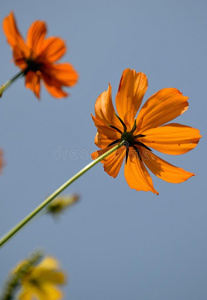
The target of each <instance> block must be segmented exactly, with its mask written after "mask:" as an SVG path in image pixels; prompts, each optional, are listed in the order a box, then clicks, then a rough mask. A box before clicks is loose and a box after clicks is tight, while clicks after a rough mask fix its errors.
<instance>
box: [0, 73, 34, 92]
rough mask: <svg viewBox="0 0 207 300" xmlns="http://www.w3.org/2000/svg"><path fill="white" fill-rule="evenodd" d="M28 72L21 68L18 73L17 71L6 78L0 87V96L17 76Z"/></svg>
mask: <svg viewBox="0 0 207 300" xmlns="http://www.w3.org/2000/svg"><path fill="white" fill-rule="evenodd" d="M27 72H28V70H27V69H26V70H22V71H20V72H19V73H17V74H16V75H15V76H14V77H12V78H11V79H10V80H8V81H7V82H6V83H5V84H3V85H2V86H1V87H0V97H1V96H2V94H3V92H4V91H5V90H6V89H7V88H8V87H9V86H10V85H11V84H12V83H13V82H14V81H15V80H17V79H18V78H19V77H21V76H24V75H25V74H26V73H27Z"/></svg>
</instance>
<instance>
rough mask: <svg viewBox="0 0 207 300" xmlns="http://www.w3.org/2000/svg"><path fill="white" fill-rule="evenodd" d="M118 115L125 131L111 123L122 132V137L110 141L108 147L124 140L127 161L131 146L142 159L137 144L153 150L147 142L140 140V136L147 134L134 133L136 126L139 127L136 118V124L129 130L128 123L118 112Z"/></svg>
mask: <svg viewBox="0 0 207 300" xmlns="http://www.w3.org/2000/svg"><path fill="white" fill-rule="evenodd" d="M116 117H117V118H118V120H119V121H120V123H121V124H122V126H123V131H121V130H120V129H119V128H117V127H115V126H113V125H109V126H110V127H111V128H113V129H115V130H116V131H118V132H119V133H120V134H121V137H120V139H117V140H115V141H113V142H112V143H110V144H109V145H108V147H110V146H113V145H116V144H118V143H120V142H123V141H124V144H123V146H125V148H126V163H127V159H128V154H129V147H132V148H133V149H134V150H135V152H136V153H137V155H138V157H139V159H140V161H142V158H141V154H140V151H139V149H138V147H137V146H140V147H143V148H145V149H147V150H149V151H152V150H151V149H150V148H149V147H147V146H146V145H145V144H143V143H142V142H140V141H139V138H141V137H144V136H145V135H143V134H138V135H134V134H133V133H134V131H135V130H136V127H137V126H136V120H135V121H134V125H133V127H132V129H131V131H127V127H126V124H125V123H124V122H123V120H122V119H121V118H120V117H119V116H118V115H117V114H116Z"/></svg>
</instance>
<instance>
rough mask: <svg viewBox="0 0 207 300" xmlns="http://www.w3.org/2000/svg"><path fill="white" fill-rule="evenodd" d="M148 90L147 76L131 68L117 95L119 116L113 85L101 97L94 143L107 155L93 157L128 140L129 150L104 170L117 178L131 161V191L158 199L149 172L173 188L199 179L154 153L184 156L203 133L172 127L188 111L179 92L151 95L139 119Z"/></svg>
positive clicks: (108, 161)
mask: <svg viewBox="0 0 207 300" xmlns="http://www.w3.org/2000/svg"><path fill="white" fill-rule="evenodd" d="M147 86H148V83H147V77H146V75H145V74H143V73H141V72H140V73H136V71H135V70H130V69H126V70H124V72H123V74H122V77H121V80H120V84H119V89H118V93H117V95H116V108H117V112H118V114H116V113H115V110H114V107H113V104H112V98H111V85H110V84H109V87H108V90H107V91H105V92H103V93H102V94H101V95H100V96H99V97H98V99H97V101H96V104H95V116H93V115H92V118H93V121H94V124H95V126H96V127H97V134H96V137H95V144H96V145H97V146H98V147H99V148H101V149H102V150H99V151H96V152H94V153H92V158H93V159H95V158H97V157H98V156H100V155H101V154H103V153H105V152H106V151H108V150H109V149H110V148H112V147H113V146H114V145H116V144H118V143H120V142H122V141H124V146H122V147H121V148H119V149H118V150H117V151H115V152H113V153H112V154H111V155H109V156H107V157H106V158H105V159H104V160H103V161H102V163H103V165H104V170H105V171H106V172H107V173H108V174H109V175H110V176H112V177H114V178H115V177H116V176H117V175H118V173H119V170H120V168H121V165H122V163H123V160H124V158H126V162H125V169H124V173H125V178H126V181H127V183H128V184H129V186H130V187H131V188H133V189H136V190H137V191H140V190H142V191H151V192H153V193H156V194H158V192H157V191H156V190H155V189H154V186H153V182H152V179H151V176H150V174H149V172H148V170H147V168H148V169H149V170H150V171H151V172H152V173H154V174H155V175H156V176H157V177H159V178H161V179H163V180H165V181H168V182H172V183H180V182H183V181H185V180H187V179H188V178H190V177H191V176H193V175H194V174H193V173H190V172H187V171H185V170H183V169H181V168H178V167H175V166H173V165H171V164H169V163H168V162H166V161H165V160H163V159H161V158H159V157H158V156H156V155H155V154H154V153H152V150H151V149H150V148H153V149H155V150H157V151H160V152H162V153H166V154H172V155H178V154H183V153H186V152H188V151H190V150H192V149H193V148H195V147H196V146H197V144H198V142H199V139H200V138H201V135H200V133H199V130H198V129H195V128H192V127H189V126H185V125H180V124H177V123H168V122H170V121H171V120H173V119H175V118H176V117H178V116H179V115H181V114H183V113H184V112H185V111H186V110H187V109H188V102H187V99H188V97H185V96H183V95H182V93H181V92H180V91H178V90H177V89H175V88H165V89H162V90H160V91H158V92H157V93H155V94H154V95H152V96H151V97H150V98H149V99H148V100H147V101H146V102H145V104H144V105H143V106H142V108H141V109H140V111H139V113H138V115H137V117H136V114H137V111H138V110H139V108H140V106H141V103H142V100H143V97H144V94H145V92H146V90H147ZM166 123H168V124H166ZM146 167H147V168H146Z"/></svg>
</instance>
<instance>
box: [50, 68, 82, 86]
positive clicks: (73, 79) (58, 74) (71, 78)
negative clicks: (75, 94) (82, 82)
mask: <svg viewBox="0 0 207 300" xmlns="http://www.w3.org/2000/svg"><path fill="white" fill-rule="evenodd" d="M45 73H46V74H47V73H48V74H49V76H48V77H52V78H53V79H54V80H56V81H59V83H60V84H61V85H65V86H73V85H75V84H76V83H77V80H78V73H77V72H76V71H75V69H74V68H73V66H72V65H71V64H69V63H61V64H57V65H54V64H52V65H50V66H48V67H47V66H46V70H45Z"/></svg>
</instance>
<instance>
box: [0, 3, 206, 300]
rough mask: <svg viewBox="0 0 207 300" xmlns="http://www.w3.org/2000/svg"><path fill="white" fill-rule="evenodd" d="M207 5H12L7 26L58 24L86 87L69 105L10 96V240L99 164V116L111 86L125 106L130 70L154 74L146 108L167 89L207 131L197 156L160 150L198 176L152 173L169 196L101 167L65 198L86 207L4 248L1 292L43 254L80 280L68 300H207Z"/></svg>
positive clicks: (0, 214) (38, 224) (24, 92)
mask: <svg viewBox="0 0 207 300" xmlns="http://www.w3.org/2000/svg"><path fill="white" fill-rule="evenodd" d="M206 9H207V3H206V1H201V0H198V1H191V0H190V1H184V0H181V1H177V0H175V1H169V0H166V1H164V0H163V1H161V0H158V1H153V0H148V1H135V0H134V1H114V0H112V1H92V0H90V1H79V0H77V1H66V0H65V1H64V0H59V1H48V0H47V1H44V4H43V2H42V1H40V0H36V1H30V0H27V1H26V0H20V1H14V0H8V1H4V2H3V3H2V4H1V10H0V20H1V22H2V20H3V18H4V17H5V16H7V15H8V14H9V12H10V11H11V10H13V11H14V13H15V16H16V19H17V22H18V26H19V29H20V31H21V32H22V34H23V35H24V36H25V35H26V32H27V29H28V27H29V26H30V24H31V23H32V22H33V21H34V20H37V19H39V20H44V21H46V22H47V26H48V36H51V35H53V36H60V37H62V38H63V39H64V40H65V41H66V43H67V45H68V52H67V54H66V55H65V56H64V58H63V60H62V61H68V62H71V63H72V64H73V66H74V67H75V68H76V70H77V71H78V72H79V74H80V79H79V83H78V84H77V85H76V86H75V87H74V88H72V89H70V90H69V92H70V97H69V98H66V99H65V100H56V99H54V98H52V97H51V96H50V95H49V94H48V93H47V92H46V91H45V89H44V88H42V91H41V101H38V100H37V98H35V96H34V95H33V93H32V92H31V91H30V90H28V89H26V88H25V87H24V81H23V79H19V80H18V81H17V82H15V83H14V84H13V85H12V86H11V87H10V88H9V89H8V90H7V91H6V92H5V94H4V96H3V97H2V98H1V100H0V116H1V117H0V123H1V125H0V133H1V143H0V146H1V148H3V150H4V157H5V167H4V170H3V174H2V175H1V179H0V195H1V209H0V220H1V223H0V235H3V234H4V233H5V232H6V231H8V230H9V229H10V228H11V227H12V226H13V225H15V224H16V223H17V222H19V221H20V220H21V219H22V218H23V217H24V216H25V215H26V214H28V213H29V212H30V211H31V210H32V209H33V208H35V207H36V206H37V205H38V204H39V203H40V202H41V201H42V200H43V199H45V197H47V196H48V195H49V194H50V193H52V192H53V191H54V190H55V189H56V188H57V187H58V186H59V185H61V184H62V183H63V182H65V181H66V180H67V179H68V178H69V177H71V176H72V175H73V174H75V173H76V172H77V171H79V170H80V169H81V168H82V167H84V166H85V165H86V164H88V163H89V162H90V153H91V152H93V151H94V150H96V149H97V147H96V146H95V145H94V136H95V133H96V128H95V127H94V125H93V122H92V119H91V116H90V114H91V113H94V104H95V101H96V99H97V97H98V96H99V94H100V93H101V92H103V91H104V90H106V89H107V86H108V82H110V83H111V85H112V94H113V99H114V98H115V95H116V92H117V88H118V84H119V80H120V77H121V74H122V71H123V70H124V69H125V68H128V67H129V68H132V69H135V70H136V71H137V72H138V71H140V72H144V73H145V74H146V75H147V77H148V83H149V87H148V91H147V93H146V95H145V98H144V101H146V99H147V98H148V97H149V96H150V95H152V94H153V93H155V92H157V91H158V90H160V89H162V88H165V87H175V88H178V89H179V90H180V91H181V92H183V94H184V95H185V96H188V97H189V104H190V106H189V109H188V111H187V112H186V113H185V114H183V115H182V116H180V117H179V118H178V119H176V122H178V123H181V124H186V125H189V126H193V127H195V128H199V129H200V131H201V134H202V135H203V138H202V139H201V141H200V143H199V145H198V147H197V148H196V149H194V150H193V151H191V152H189V153H187V154H185V155H181V156H167V155H163V154H160V156H161V157H162V158H164V159H166V160H167V161H169V162H170V163H172V164H175V165H176V166H179V167H182V168H184V169H186V170H187V171H190V172H193V173H195V174H196V176H195V177H193V178H191V179H190V180H188V181H187V182H185V183H182V184H177V185H175V184H170V183H166V182H164V181H162V180H160V179H158V178H155V176H153V175H152V177H153V181H154V185H155V188H156V189H157V190H158V191H159V193H160V195H159V196H156V195H154V194H152V193H150V192H148V193H145V192H136V191H134V190H131V189H130V188H129V186H128V185H127V183H126V181H125V178H124V172H123V168H122V170H121V172H120V174H119V176H118V177H117V178H116V179H113V178H112V177H109V176H108V175H107V174H106V173H105V172H104V170H103V167H102V165H101V164H99V165H97V166H96V167H94V168H93V169H92V170H90V171H89V172H88V173H87V174H85V175H84V176H83V177H82V178H80V179H79V180H78V181H77V182H75V183H73V184H72V185H71V186H70V188H69V189H68V190H67V191H65V192H64V194H67V193H78V194H79V195H80V197H81V199H80V201H79V203H78V204H77V205H75V206H73V207H71V209H70V210H68V211H67V212H66V213H64V215H62V216H61V218H60V219H59V220H57V221H54V220H53V219H52V218H50V217H49V216H40V217H39V218H38V219H37V220H35V221H34V222H32V223H31V224H29V226H27V227H26V228H25V229H24V230H22V231H21V232H20V233H19V234H17V235H16V236H15V237H14V238H13V239H12V240H11V241H10V242H8V243H7V244H6V245H5V246H4V247H3V248H2V249H1V250H0V266H1V267H0V285H1V286H2V285H3V282H4V278H5V277H6V276H7V274H8V272H9V270H10V269H11V268H12V267H13V266H14V265H15V264H16V263H17V262H18V261H19V260H21V259H24V258H25V257H27V256H28V255H29V254H30V253H31V252H32V251H33V250H35V249H37V248H41V249H44V250H45V252H46V253H47V254H51V255H54V256H55V257H56V258H57V259H58V260H59V261H60V262H61V264H62V266H63V267H64V269H65V270H66V271H67V273H68V277H69V284H68V285H67V287H66V288H65V294H66V296H65V299H74V300H79V299H84V300H89V299H90V300H91V299H98V300H116V299H119V300H125V299H128V300H138V299H142V300H158V299H159V300H165V299H169V300H171V299H172V300H180V299H188V300H194V299H198V300H205V299H206V298H207V287H206V274H207V251H206V250H207V240H206V228H207V218H206V209H207V202H206V146H207V145H206V139H205V135H206V107H207V104H206V69H207V60H206V53H207V41H206V28H207V19H206ZM0 41H1V47H0V65H1V72H0V82H1V83H2V84H3V83H4V82H5V81H6V80H8V79H9V78H11V77H12V76H13V75H14V74H16V73H17V72H18V68H17V67H15V66H14V65H13V64H12V63H11V58H12V53H11V50H10V48H9V45H8V44H7V43H6V39H5V36H4V34H3V31H2V30H1V31H0ZM54 153H55V155H54ZM56 153H58V156H57V155H56ZM64 153H66V154H67V155H65V156H64Z"/></svg>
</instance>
